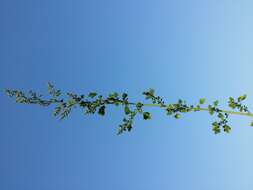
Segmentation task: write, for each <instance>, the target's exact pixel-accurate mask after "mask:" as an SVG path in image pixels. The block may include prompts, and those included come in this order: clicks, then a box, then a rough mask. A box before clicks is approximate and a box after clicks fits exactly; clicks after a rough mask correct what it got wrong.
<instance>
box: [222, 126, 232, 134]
mask: <svg viewBox="0 0 253 190" xmlns="http://www.w3.org/2000/svg"><path fill="white" fill-rule="evenodd" d="M223 130H224V132H225V133H229V132H230V131H231V127H230V126H228V125H224V126H223Z"/></svg>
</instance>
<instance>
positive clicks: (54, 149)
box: [0, 0, 253, 190]
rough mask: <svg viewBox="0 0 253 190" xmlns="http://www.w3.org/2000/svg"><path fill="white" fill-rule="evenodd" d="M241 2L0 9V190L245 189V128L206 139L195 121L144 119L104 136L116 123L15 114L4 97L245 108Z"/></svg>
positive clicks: (247, 58) (52, 3)
mask: <svg viewBox="0 0 253 190" xmlns="http://www.w3.org/2000/svg"><path fill="white" fill-rule="evenodd" d="M252 9H253V3H252V1H250V0H249V1H247V0H245V1H244V0H242V1H230V0H209V1H208V0H177V1H169V0H155V1H149V0H128V1H121V0H107V1H104V0H92V1H85V0H74V1H67V0H61V1H56V0H43V1H39V0H23V1H20V0H1V1H0V89H1V94H0V103H1V107H0V189H1V190H55V189H62V190H83V189H88V190H101V189H103V190H112V189H120V190H130V189H131V190H133V189H138V190H154V189H157V190H168V189H173V190H186V189H187V190H203V189H205V190H213V189H215V190H224V189H229V190H251V189H253V181H252V179H253V172H252V171H253V164H252V163H253V153H252V147H253V129H252V128H250V127H248V125H249V123H250V119H249V118H244V117H238V116H237V117H236V116H235V117H233V118H232V119H231V125H232V126H233V128H232V133H231V134H229V135H224V134H220V135H213V133H212V131H211V127H210V123H211V122H212V119H211V118H210V116H209V115H208V114H207V113H194V114H188V115H185V116H183V117H182V119H181V120H175V119H173V118H169V117H166V115H165V114H164V113H163V112H162V111H158V110H157V109H152V110H150V111H152V112H153V119H152V120H151V121H142V120H140V119H137V121H136V123H135V126H134V127H135V128H134V130H133V131H132V132H131V133H126V134H124V135H121V136H117V135H116V130H117V125H118V124H119V122H120V121H121V119H122V115H123V114H122V112H121V111H120V110H118V109H116V110H115V109H111V112H110V113H108V115H107V116H106V117H104V118H101V117H98V116H92V117H84V115H83V114H82V113H81V112H79V110H76V111H74V112H73V113H72V115H71V117H69V118H67V119H66V120H64V121H59V120H58V119H56V118H53V117H52V114H51V111H52V109H48V108H42V107H38V106H27V105H17V104H15V103H14V102H13V101H12V100H11V99H9V98H8V97H6V96H5V94H4V93H3V91H4V89H5V88H17V89H23V90H29V89H34V90H37V91H39V92H41V93H46V84H47V82H48V81H51V82H52V83H54V84H55V85H56V86H57V87H58V88H60V89H62V90H63V91H65V92H67V91H73V92H78V93H81V92H83V93H87V92H89V91H94V90H96V91H98V92H100V93H103V94H107V93H109V92H111V91H119V92H124V91H127V92H129V94H130V96H131V97H133V100H137V99H140V100H143V97H142V95H141V93H142V92H143V91H144V90H146V89H147V88H150V87H152V88H155V89H156V91H157V93H158V94H159V95H161V96H163V97H165V98H166V100H167V102H168V103H169V102H173V101H176V100H177V99H178V98H183V99H186V100H187V101H188V102H190V103H195V102H197V101H198V99H199V98H201V97H206V98H207V101H210V102H212V101H214V100H216V99H218V100H220V101H222V102H224V103H225V102H226V99H227V97H229V96H239V95H241V94H244V93H247V94H248V96H249V99H248V101H247V102H248V104H250V105H251V106H252V109H253V103H252V102H253V74H252V71H253V65H252V64H253V54H252V50H253V36H252V34H253V24H252V20H253V12H252Z"/></svg>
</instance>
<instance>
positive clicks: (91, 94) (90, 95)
mask: <svg viewBox="0 0 253 190" xmlns="http://www.w3.org/2000/svg"><path fill="white" fill-rule="evenodd" d="M96 95H97V93H96V92H90V93H89V95H88V96H89V97H90V98H94V97H95V96H96Z"/></svg>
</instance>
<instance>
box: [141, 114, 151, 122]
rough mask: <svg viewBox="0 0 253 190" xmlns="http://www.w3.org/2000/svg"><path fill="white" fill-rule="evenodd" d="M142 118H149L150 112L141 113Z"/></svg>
mask: <svg viewBox="0 0 253 190" xmlns="http://www.w3.org/2000/svg"><path fill="white" fill-rule="evenodd" d="M143 119H144V120H148V119H151V114H150V113H149V112H144V113H143Z"/></svg>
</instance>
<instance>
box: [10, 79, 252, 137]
mask: <svg viewBox="0 0 253 190" xmlns="http://www.w3.org/2000/svg"><path fill="white" fill-rule="evenodd" d="M6 93H7V95H8V96H10V97H13V98H15V100H16V102H17V103H22V104H37V105H40V106H44V107H46V106H50V105H55V107H54V111H53V115H54V116H59V117H60V118H61V119H64V118H66V117H67V116H68V115H69V114H70V112H71V111H72V109H73V108H76V107H80V108H81V109H82V110H83V112H84V113H85V114H86V115H89V114H99V115H101V116H104V115H105V114H106V108H107V106H109V105H114V106H121V107H122V108H123V110H124V115H125V116H124V118H123V120H122V123H121V124H120V125H119V127H118V134H122V133H123V132H125V131H131V130H132V128H133V123H134V119H135V118H136V116H137V115H141V117H142V118H143V119H144V120H149V119H151V113H150V112H148V111H145V110H144V108H146V107H158V108H161V109H163V110H164V111H165V113H166V114H167V115H168V116H172V117H174V118H175V119H180V118H181V115H183V114H185V113H189V112H199V111H207V112H209V114H210V115H213V116H216V120H215V121H214V122H213V123H212V131H213V132H214V134H218V133H220V132H221V131H223V132H225V133H229V132H230V130H231V127H230V126H229V124H228V118H229V116H230V115H242V116H249V117H253V114H252V113H251V112H250V111H249V109H248V107H247V106H246V105H244V104H243V101H244V100H245V99H246V98H247V96H246V95H242V96H239V97H238V98H232V97H229V99H228V102H227V103H228V107H229V108H230V110H224V109H221V108H220V107H219V102H218V101H217V100H216V101H214V102H213V103H212V104H209V105H207V106H205V107H204V105H205V102H206V100H205V98H201V99H199V102H198V103H197V104H195V105H191V104H187V103H186V101H185V100H181V99H179V100H178V101H177V102H175V103H170V104H167V103H165V102H164V100H163V99H162V98H161V97H160V96H157V95H156V94H155V90H154V89H149V90H147V91H144V92H143V93H142V94H143V95H144V97H145V99H146V100H149V101H151V102H150V103H149V104H146V103H142V102H132V101H130V100H129V97H128V94H127V93H122V94H119V93H117V92H114V93H111V94H109V95H108V96H106V97H103V96H102V95H98V94H97V93H96V92H90V93H88V94H86V95H85V94H81V95H78V94H75V93H66V95H65V96H63V95H62V93H61V91H60V90H58V89H56V88H55V87H54V86H53V85H52V84H51V83H48V93H49V98H47V99H44V98H43V96H42V95H38V94H37V93H36V92H34V91H29V92H28V93H27V94H26V93H24V92H22V91H19V90H12V89H7V90H6ZM250 125H251V126H253V121H252V122H251V124H250Z"/></svg>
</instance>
